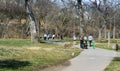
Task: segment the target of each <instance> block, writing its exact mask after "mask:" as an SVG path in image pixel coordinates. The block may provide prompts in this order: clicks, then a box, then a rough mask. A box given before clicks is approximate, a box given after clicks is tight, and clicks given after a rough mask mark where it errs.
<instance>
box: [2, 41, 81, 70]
mask: <svg viewBox="0 0 120 71" xmlns="http://www.w3.org/2000/svg"><path fill="white" fill-rule="evenodd" d="M72 53H74V54H75V55H74V56H72ZM79 53H80V49H77V48H64V47H63V46H61V45H57V44H49V43H34V44H32V43H31V42H30V40H23V39H20V40H18V39H1V40H0V71H38V70H39V69H42V68H46V67H49V66H53V65H58V64H60V63H63V62H65V61H67V60H69V59H71V58H73V57H75V56H77V55H79Z"/></svg>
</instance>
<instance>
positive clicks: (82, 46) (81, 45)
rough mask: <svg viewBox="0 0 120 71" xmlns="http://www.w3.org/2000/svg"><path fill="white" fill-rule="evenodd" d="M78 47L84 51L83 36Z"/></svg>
mask: <svg viewBox="0 0 120 71" xmlns="http://www.w3.org/2000/svg"><path fill="white" fill-rule="evenodd" d="M80 47H81V48H82V49H84V36H83V35H81V36H80Z"/></svg>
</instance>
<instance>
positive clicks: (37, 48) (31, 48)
mask: <svg viewBox="0 0 120 71" xmlns="http://www.w3.org/2000/svg"><path fill="white" fill-rule="evenodd" d="M27 49H30V50H39V49H41V47H30V48H27Z"/></svg>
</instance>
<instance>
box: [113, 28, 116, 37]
mask: <svg viewBox="0 0 120 71" xmlns="http://www.w3.org/2000/svg"><path fill="white" fill-rule="evenodd" d="M115 29H116V28H115V26H114V28H113V39H115Z"/></svg>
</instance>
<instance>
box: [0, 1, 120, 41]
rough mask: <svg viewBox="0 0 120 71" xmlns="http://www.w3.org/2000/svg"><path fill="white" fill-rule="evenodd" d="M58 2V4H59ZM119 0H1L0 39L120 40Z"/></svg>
mask: <svg viewBox="0 0 120 71" xmlns="http://www.w3.org/2000/svg"><path fill="white" fill-rule="evenodd" d="M59 1H60V0H59ZM119 11H120V1H119V0H86V1H85V0H61V2H58V1H57V0H0V38H31V41H32V42H36V41H37V39H38V38H39V37H42V36H43V33H46V34H55V35H58V34H61V35H63V36H64V37H72V36H73V35H77V36H79V35H80V34H86V35H88V34H93V36H94V37H96V38H98V39H99V40H100V39H102V38H107V34H108V32H110V33H111V34H110V36H111V38H114V39H115V38H119V37H120V22H119V20H120V12H119Z"/></svg>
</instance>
